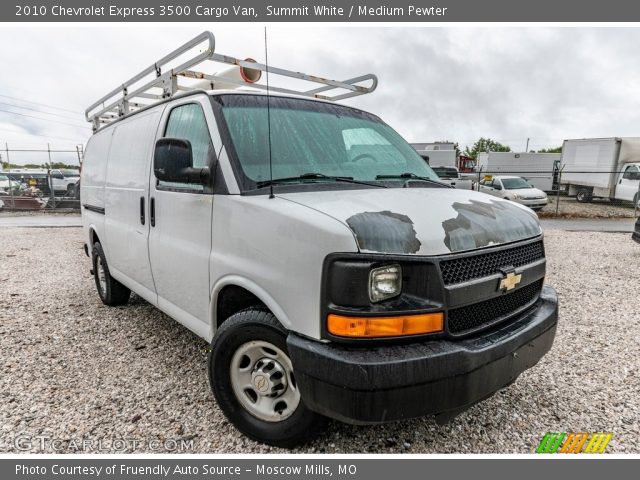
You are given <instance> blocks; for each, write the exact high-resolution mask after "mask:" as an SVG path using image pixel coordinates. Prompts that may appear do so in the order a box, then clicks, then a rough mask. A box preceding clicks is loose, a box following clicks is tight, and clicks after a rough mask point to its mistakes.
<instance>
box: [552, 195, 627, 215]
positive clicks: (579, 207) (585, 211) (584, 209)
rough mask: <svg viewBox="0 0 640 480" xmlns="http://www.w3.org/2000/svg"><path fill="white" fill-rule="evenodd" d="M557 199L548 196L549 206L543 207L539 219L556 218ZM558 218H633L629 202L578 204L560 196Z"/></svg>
mask: <svg viewBox="0 0 640 480" xmlns="http://www.w3.org/2000/svg"><path fill="white" fill-rule="evenodd" d="M556 200H557V197H556V196H554V195H552V194H549V204H548V205H547V206H546V207H544V208H543V209H542V210H541V211H540V213H539V216H540V217H547V218H553V217H555V216H556ZM558 216H560V217H564V218H631V217H633V216H634V210H633V205H632V203H631V202H620V203H619V204H616V203H612V202H610V201H609V200H604V199H597V200H594V201H593V202H592V203H579V202H578V201H576V199H575V198H570V197H565V196H560V208H559V209H558Z"/></svg>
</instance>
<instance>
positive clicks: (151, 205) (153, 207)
mask: <svg viewBox="0 0 640 480" xmlns="http://www.w3.org/2000/svg"><path fill="white" fill-rule="evenodd" d="M149 221H150V222H151V226H152V227H155V226H156V199H155V198H153V197H151V200H150V201H149Z"/></svg>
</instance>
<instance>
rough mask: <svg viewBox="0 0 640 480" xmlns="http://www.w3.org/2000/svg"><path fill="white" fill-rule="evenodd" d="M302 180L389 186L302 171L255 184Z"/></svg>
mask: <svg viewBox="0 0 640 480" xmlns="http://www.w3.org/2000/svg"><path fill="white" fill-rule="evenodd" d="M304 180H333V181H334V182H344V183H355V184H357V185H368V186H370V187H380V188H389V187H387V186H386V185H382V184H380V183H370V182H363V181H361V180H354V179H353V177H340V176H333V175H325V174H324V173H315V172H314V173H303V174H302V175H298V176H297V177H284V178H274V179H273V180H263V181H261V182H256V186H257V187H258V188H262V187H268V186H270V185H281V184H283V183H288V182H296V181H298V182H301V181H304Z"/></svg>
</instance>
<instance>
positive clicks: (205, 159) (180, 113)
mask: <svg viewBox="0 0 640 480" xmlns="http://www.w3.org/2000/svg"><path fill="white" fill-rule="evenodd" d="M164 136H165V137H168V138H181V139H184V140H189V142H191V150H192V152H193V166H194V167H196V168H198V167H206V166H207V165H208V164H209V155H210V152H211V150H212V149H213V144H212V143H211V137H210V136H209V128H208V126H207V121H206V119H205V116H204V111H203V110H202V107H201V106H200V105H199V104H197V103H189V104H187V105H180V106H179V107H176V108H174V109H173V110H171V113H170V114H169V120H168V121H167V127H166V128H165V131H164ZM158 184H159V185H164V186H167V187H171V188H172V189H173V188H176V189H188V190H200V191H202V190H203V188H204V187H203V186H202V185H199V184H185V183H172V182H163V181H159V182H158Z"/></svg>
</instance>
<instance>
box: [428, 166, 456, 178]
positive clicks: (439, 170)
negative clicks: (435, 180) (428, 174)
mask: <svg viewBox="0 0 640 480" xmlns="http://www.w3.org/2000/svg"><path fill="white" fill-rule="evenodd" d="M431 168H433V171H434V172H435V173H436V175H438V176H439V177H440V178H458V171H457V170H456V169H455V168H452V167H431Z"/></svg>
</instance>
